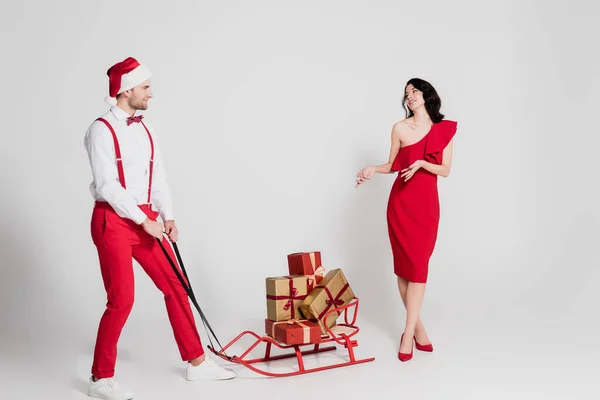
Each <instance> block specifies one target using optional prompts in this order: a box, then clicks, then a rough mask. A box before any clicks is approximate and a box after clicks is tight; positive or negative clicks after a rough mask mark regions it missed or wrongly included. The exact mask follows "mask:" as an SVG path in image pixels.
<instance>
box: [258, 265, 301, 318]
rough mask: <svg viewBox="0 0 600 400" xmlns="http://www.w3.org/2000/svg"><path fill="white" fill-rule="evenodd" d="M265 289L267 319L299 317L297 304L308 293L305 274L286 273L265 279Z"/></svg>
mask: <svg viewBox="0 0 600 400" xmlns="http://www.w3.org/2000/svg"><path fill="white" fill-rule="evenodd" d="M265 283H266V291H267V319H270V320H271V321H286V320H289V319H297V318H301V317H302V315H301V314H300V312H299V310H298V306H299V305H300V303H302V301H303V300H304V299H305V298H306V295H307V294H308V281H307V279H306V276H302V275H288V276H278V277H269V278H266V279H265Z"/></svg>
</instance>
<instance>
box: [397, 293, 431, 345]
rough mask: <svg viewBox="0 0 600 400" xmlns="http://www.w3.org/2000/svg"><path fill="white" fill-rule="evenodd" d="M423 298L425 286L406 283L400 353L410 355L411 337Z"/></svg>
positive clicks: (417, 321) (417, 320)
mask: <svg viewBox="0 0 600 400" xmlns="http://www.w3.org/2000/svg"><path fill="white" fill-rule="evenodd" d="M424 296H425V284H424V283H416V282H408V285H407V288H406V327H405V329H404V337H403V340H402V343H401V345H400V352H401V353H410V352H411V349H412V346H413V337H414V335H415V330H416V328H417V324H418V323H419V314H420V312H421V304H423V297H424Z"/></svg>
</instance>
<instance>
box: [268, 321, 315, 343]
mask: <svg viewBox="0 0 600 400" xmlns="http://www.w3.org/2000/svg"><path fill="white" fill-rule="evenodd" d="M265 331H266V333H267V335H269V336H271V337H272V338H274V339H276V340H278V341H279V342H281V343H284V344H309V343H310V344H317V343H320V342H321V327H320V326H319V324H317V323H315V322H312V321H309V320H306V319H290V320H287V321H279V322H275V321H271V320H269V319H265Z"/></svg>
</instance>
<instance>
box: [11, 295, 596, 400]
mask: <svg viewBox="0 0 600 400" xmlns="http://www.w3.org/2000/svg"><path fill="white" fill-rule="evenodd" d="M435 314H436V313H435V312H430V313H429V314H428V318H429V319H428V321H427V325H428V330H429V332H430V336H431V339H432V342H433V344H434V346H435V351H434V352H433V353H431V354H429V353H422V352H415V355H414V358H413V359H412V360H411V361H409V362H407V363H401V362H399V361H398V360H397V358H396V352H397V346H398V338H399V336H400V333H401V332H400V328H401V326H402V321H400V320H398V321H392V320H389V321H387V323H381V321H376V322H373V321H369V320H363V321H361V332H360V333H359V335H358V340H359V347H358V349H357V355H358V356H359V357H369V356H374V357H375V358H376V359H375V361H373V362H370V363H366V364H361V365H356V366H351V367H345V368H340V369H333V370H329V371H324V372H318V373H312V374H307V375H303V376H296V377H291V378H266V377H263V376H261V375H257V374H255V373H253V372H251V371H249V370H246V369H244V368H239V366H237V365H234V366H233V368H234V369H235V370H236V371H237V372H238V378H237V379H235V380H232V381H227V382H212V381H203V382H187V381H186V380H185V379H184V364H183V363H182V362H181V361H180V360H179V359H178V358H177V356H178V354H177V352H176V348H175V345H174V342H173V339H172V337H171V334H170V331H169V328H168V324H159V325H157V326H155V327H153V325H146V324H144V323H142V322H141V321H142V319H135V318H134V320H133V321H129V322H128V325H127V326H126V329H125V331H124V333H123V336H122V340H121V345H120V350H119V361H118V366H117V376H116V377H117V379H118V380H119V381H120V382H122V383H123V384H125V385H127V386H128V387H129V388H130V389H131V390H133V391H134V392H135V393H136V399H143V400H152V399H197V398H203V399H209V398H226V399H229V398H231V399H233V398H247V399H254V398H256V399H265V398H269V397H277V398H285V399H306V398H311V396H312V397H313V398H317V397H318V398H330V397H331V398H340V399H365V398H374V399H399V398H414V399H591V398H598V397H597V396H599V393H600V392H599V391H598V389H597V385H596V384H595V383H594V380H595V379H597V378H598V376H600V374H599V372H600V369H599V368H598V365H597V362H598V360H599V359H600V347H599V346H598V345H597V344H596V340H597V336H596V335H595V334H594V330H593V329H591V328H592V325H593V324H592V323H591V322H589V323H588V324H589V325H587V326H586V323H585V322H582V321H584V320H583V319H582V318H580V317H579V316H578V315H575V314H572V315H563V316H558V317H557V316H551V317H547V318H542V317H540V316H538V317H532V316H530V315H526V314H525V313H522V314H520V313H519V312H518V311H516V312H507V311H504V312H502V313H498V312H492V311H489V310H483V309H480V310H477V308H476V306H473V307H472V308H471V309H465V310H462V312H460V313H456V314H455V315H452V316H450V315H449V314H445V315H444V314H441V313H440V314H439V315H435ZM574 327H580V328H581V329H580V330H579V331H578V330H577V329H574ZM200 328H201V329H202V327H201V325H200ZM252 328H254V329H257V330H259V329H260V323H256V325H254V326H252ZM235 329H236V328H235V327H234V326H233V325H232V326H231V327H226V329H223V330H224V331H227V332H229V331H230V332H231V335H225V334H221V335H220V336H222V337H221V338H220V339H221V341H222V342H226V341H228V340H230V339H232V338H233V337H234V336H235V335H236V334H237V333H239V332H238V331H235ZM238 329H239V328H238ZM201 332H202V333H203V334H204V332H203V331H202V330H201ZM576 332H577V333H576ZM36 337H38V338H39V340H37V341H36V340H34V341H32V338H34V339H35V338H36ZM204 338H205V336H203V339H204ZM90 339H91V340H90ZM3 344H4V346H3V350H2V357H1V358H0V382H2V385H1V386H2V392H3V395H2V396H0V397H2V398H5V399H85V398H87V396H86V395H85V391H86V388H87V378H88V376H89V366H90V364H91V354H92V347H93V338H86V340H83V339H82V338H79V339H73V338H70V337H69V336H67V335H65V336H63V337H57V338H49V337H45V336H44V333H43V331H42V330H40V332H35V333H33V334H32V335H30V336H28V337H22V338H5V339H4V340H3ZM223 344H225V343H223ZM240 349H241V347H238V348H234V349H233V353H234V354H239V350H240ZM343 359H344V353H343V351H336V352H335V353H334V352H331V353H324V354H322V355H319V356H312V357H309V358H307V360H306V364H307V367H311V366H318V365H326V364H328V363H333V362H340V361H342V360H343ZM267 368H270V370H272V371H291V370H292V369H293V368H294V365H293V363H290V362H288V361H278V362H273V363H271V364H270V365H268V366H267ZM265 391H266V392H267V393H266V394H265V393H264V392H265Z"/></svg>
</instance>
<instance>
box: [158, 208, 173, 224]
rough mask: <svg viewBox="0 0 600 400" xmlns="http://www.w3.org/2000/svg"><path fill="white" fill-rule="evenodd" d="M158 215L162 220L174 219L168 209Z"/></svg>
mask: <svg viewBox="0 0 600 400" xmlns="http://www.w3.org/2000/svg"><path fill="white" fill-rule="evenodd" d="M160 216H161V218H162V220H163V221H165V222H166V221H170V220H175V217H174V216H173V213H172V212H170V211H165V212H163V213H160Z"/></svg>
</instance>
